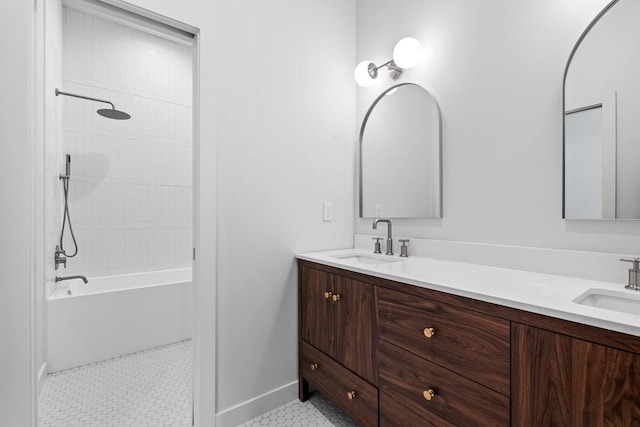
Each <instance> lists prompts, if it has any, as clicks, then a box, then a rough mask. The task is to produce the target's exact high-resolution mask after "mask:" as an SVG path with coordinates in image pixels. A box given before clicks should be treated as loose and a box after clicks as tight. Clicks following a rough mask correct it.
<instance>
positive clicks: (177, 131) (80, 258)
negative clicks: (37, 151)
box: [37, 1, 195, 426]
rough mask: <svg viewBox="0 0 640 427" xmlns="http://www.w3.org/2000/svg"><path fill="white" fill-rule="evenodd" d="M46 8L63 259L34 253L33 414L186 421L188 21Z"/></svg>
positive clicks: (53, 231) (49, 166) (191, 56)
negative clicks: (37, 388) (38, 310)
mask: <svg viewBox="0 0 640 427" xmlns="http://www.w3.org/2000/svg"><path fill="white" fill-rule="evenodd" d="M46 8H47V10H46V12H45V13H46V15H47V16H46V18H45V19H46V22H47V24H48V25H46V28H47V30H46V36H45V39H46V42H45V44H46V53H45V56H46V59H45V69H46V73H45V74H46V76H45V85H44V86H45V92H46V94H45V103H46V104H47V107H49V108H47V109H46V111H47V113H46V118H45V122H46V123H45V134H46V137H45V149H44V165H45V171H44V179H45V185H44V199H45V200H44V212H45V227H44V229H45V232H44V250H45V253H46V254H47V255H48V254H49V252H53V247H55V246H57V247H59V249H56V250H55V252H56V259H58V258H60V259H64V263H62V262H60V263H59V265H56V266H57V267H58V268H57V269H56V268H55V267H56V266H54V264H53V263H52V265H51V266H48V265H47V266H45V276H46V280H45V284H44V286H43V288H44V289H43V290H42V291H43V292H44V294H45V298H44V305H45V307H44V309H45V315H44V316H42V319H41V320H42V322H44V323H45V324H44V327H43V328H42V330H43V331H45V332H44V336H43V337H42V339H39V340H38V344H42V345H43V348H44V351H42V352H41V353H40V352H38V353H39V354H38V357H41V358H42V361H41V362H42V366H43V367H44V368H43V369H41V383H42V392H41V399H40V405H39V406H40V411H39V412H40V425H41V426H46V425H56V426H57V425H60V426H62V425H64V426H66V425H75V424H74V423H78V425H102V424H105V425H107V424H108V422H112V423H113V422H116V424H117V423H120V424H123V425H126V424H125V422H128V421H131V422H132V423H133V424H132V425H139V424H141V421H142V420H147V421H148V420H152V419H153V417H152V416H150V413H151V412H154V411H155V412H156V416H162V419H161V420H160V421H163V422H165V421H168V420H169V417H174V418H175V424H172V425H180V426H184V425H192V421H193V363H192V361H193V360H194V357H193V351H194V350H193V348H194V347H195V346H194V345H193V344H192V339H193V337H194V324H195V320H194V300H195V297H194V288H195V283H194V280H193V277H194V274H193V267H194V258H195V257H194V255H193V249H192V248H193V247H195V245H194V243H193V237H194V235H195V222H194V221H193V217H194V215H193V212H194V209H193V206H194V203H195V197H194V194H195V192H194V186H193V176H194V169H193V164H194V161H193V160H194V154H193V153H194V138H193V129H194V119H193V94H194V89H193V88H194V78H193V76H194V63H195V48H194V40H193V35H192V34H188V33H185V32H184V31H181V30H177V29H175V28H171V27H169V26H167V25H165V24H161V23H158V22H155V21H152V20H150V19H148V18H145V17H141V16H137V15H134V14H132V13H129V12H126V11H123V10H120V9H118V8H115V7H112V6H109V5H106V4H103V3H101V2H97V1H95V2H94V1H65V2H64V3H62V2H56V1H52V2H46ZM55 89H57V91H55ZM105 102H106V103H107V104H111V107H112V109H113V110H115V109H116V106H117V108H118V110H120V109H121V110H125V111H127V114H128V115H130V119H127V120H120V118H118V117H116V120H113V118H114V117H110V118H109V117H105V116H104V115H102V113H98V114H96V109H104V108H105V105H101V104H104V103H105ZM106 109H107V110H109V107H106ZM63 225H64V226H65V227H64V228H63ZM76 248H77V251H76ZM44 258H45V259H46V260H49V259H53V255H52V256H51V257H49V256H45V257H44ZM85 280H86V283H84V281H85ZM37 362H39V361H37ZM142 373H145V374H146V375H147V376H146V377H144V378H143V377H142ZM113 379H116V380H117V384H116V383H109V382H107V381H106V380H113ZM136 379H137V380H140V381H141V382H140V383H141V384H143V385H142V386H140V385H139V384H140V383H138V384H136V383H134V382H132V381H133V380H136ZM61 384H62V385H61ZM56 387H62V388H63V389H65V390H67V391H71V392H73V391H74V390H75V391H78V392H79V393H78V394H77V396H82V397H81V398H80V397H75V398H74V397H69V396H67V398H66V399H64V400H59V399H57V398H55V396H58V397H59V396H61V393H60V389H56ZM118 387H122V388H120V389H118ZM48 388H52V389H53V392H52V393H49V390H48ZM169 389H171V390H169ZM135 390H138V391H135ZM124 391H128V392H133V393H134V395H135V396H134V395H131V394H128V397H127V398H126V399H125V401H122V402H120V401H119V400H118V399H119V398H116V396H120V398H121V397H122V396H127V394H126V393H124ZM169 391H171V392H176V391H181V392H180V393H182V394H180V395H179V396H177V395H175V394H171V393H170V392H169ZM48 396H54V398H53V399H50V400H49V401H48V400H46V399H49V397H48ZM163 398H166V399H168V401H170V402H169V403H170V404H168V405H166V406H170V407H173V409H174V410H173V412H172V414H171V415H169V414H164V415H158V414H157V412H158V411H157V407H156V408H155V409H154V405H158V404H160V405H162V401H161V400H160V399H163ZM177 401H180V402H181V403H180V405H179V406H180V407H179V408H178V407H177V406H176V405H175V402H177ZM70 402H74V404H70ZM107 404H111V405H115V407H116V409H117V410H114V409H113V408H111V407H108V405H107ZM92 405H97V406H93V409H88V408H90V407H91V406H92ZM65 407H66V408H67V409H64V408H65ZM70 407H73V410H69V408H70ZM103 409H104V410H103ZM145 411H147V412H145ZM100 413H104V416H105V417H111V420H98V419H95V418H87V417H90V416H91V414H93V416H94V417H95V416H96V415H98V414H100ZM82 414H85V415H82ZM60 416H68V417H70V418H59V417H60ZM56 417H58V418H56ZM114 417H118V419H115V420H114V419H113V418H114ZM172 419H173V418H172ZM74 420H75V421H74Z"/></svg>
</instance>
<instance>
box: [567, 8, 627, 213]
mask: <svg viewBox="0 0 640 427" xmlns="http://www.w3.org/2000/svg"><path fill="white" fill-rule="evenodd" d="M619 1H620V0H611V2H609V4H607V5H606V6H605V7H604V8H603V9H602V10H601V11H600V13H598V14H597V15H596V17H595V18H593V20H592V21H591V22H590V23H589V25H587V28H585V30H584V31H583V32H582V34H581V35H580V37H579V38H578V41H577V42H576V44H575V45H574V46H573V49H571V53H570V54H569V59H567V65H566V66H565V67H564V76H563V78H562V219H564V220H567V219H568V220H575V221H585V220H579V219H572V218H567V217H566V213H567V212H566V194H565V192H566V172H567V171H566V161H567V159H566V125H565V116H566V108H567V106H566V103H567V99H566V97H567V95H566V94H567V87H566V86H567V75H568V74H569V67H570V66H571V61H572V60H573V57H574V56H575V54H576V51H577V50H578V48H579V47H580V45H581V44H582V41H583V40H584V38H585V37H586V36H587V34H589V32H590V31H591V29H592V28H593V27H594V26H595V25H596V24H597V23H598V21H600V19H602V17H603V16H604V15H606V14H607V12H609V10H610V9H611V8H612V7H613V6H615V5H616V4H617V3H618V2H619ZM614 219H615V220H617V218H614ZM611 220H612V219H609V218H605V219H598V218H594V219H589V220H586V221H611Z"/></svg>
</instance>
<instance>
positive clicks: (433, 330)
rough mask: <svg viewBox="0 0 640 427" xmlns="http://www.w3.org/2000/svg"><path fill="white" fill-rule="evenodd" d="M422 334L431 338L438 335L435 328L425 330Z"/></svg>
mask: <svg viewBox="0 0 640 427" xmlns="http://www.w3.org/2000/svg"><path fill="white" fill-rule="evenodd" d="M422 333H423V334H424V336H425V337H427V338H431V337H432V336H434V335H435V334H436V330H435V329H433V328H424V330H423V331H422Z"/></svg>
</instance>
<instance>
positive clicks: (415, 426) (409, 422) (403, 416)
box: [380, 393, 436, 427]
mask: <svg viewBox="0 0 640 427" xmlns="http://www.w3.org/2000/svg"><path fill="white" fill-rule="evenodd" d="M408 426H411V427H436V426H435V425H434V424H431V423H430V422H428V421H426V420H425V419H424V418H423V417H421V416H419V415H418V414H416V413H414V412H413V411H410V410H408V409H407V408H405V407H404V406H403V405H402V404H400V403H398V401H397V400H395V399H394V398H393V397H391V396H389V395H388V394H386V393H380V427H408Z"/></svg>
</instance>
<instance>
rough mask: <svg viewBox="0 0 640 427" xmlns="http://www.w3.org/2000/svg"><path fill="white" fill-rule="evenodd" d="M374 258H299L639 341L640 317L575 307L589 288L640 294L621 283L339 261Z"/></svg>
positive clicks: (427, 264) (423, 263)
mask: <svg viewBox="0 0 640 427" xmlns="http://www.w3.org/2000/svg"><path fill="white" fill-rule="evenodd" d="M349 255H364V256H375V255H373V254H372V253H371V252H368V251H364V250H361V249H339V250H331V251H322V252H309V253H302V254H297V255H296V258H297V259H300V260H305V261H310V262H314V263H317V264H323V265H327V266H331V267H335V268H340V269H343V270H348V271H352V272H355V273H360V274H364V275H368V276H373V277H378V278H381V279H387V280H392V281H395V282H400V283H404V284H408V285H414V286H418V287H422V288H426V289H431V290H435V291H441V292H446V293H449V294H452V295H457V296H461V297H467V298H471V299H475V300H479V301H484V302H488V303H493V304H498V305H502V306H505V307H510V308H514V309H518V310H524V311H528V312H532V313H536V314H541V315H545V316H549V317H555V318H558V319H563V320H568V321H572V322H576V323H581V324H585V325H589V326H595V327H598V328H603V329H608V330H612V331H616V332H621V333H626V334H630V335H634V336H638V337H640V315H636V314H629V313H622V312H618V311H614V310H607V309H602V308H597V307H589V306H584V305H581V304H577V303H574V302H573V300H574V299H575V298H577V297H578V296H580V295H582V294H583V293H584V292H586V291H588V290H590V289H602V290H607V291H616V292H625V293H629V294H637V291H630V290H625V289H624V285H623V284H618V283H609V282H601V281H594V280H586V279H580V278H574V277H567V276H559V275H552V274H543V273H535V272H529V271H523V270H515V269H508V268H500V267H491V266H485V265H479V264H469V263H463V262H457V261H447V260H440V259H433V258H423V257H417V256H412V257H409V258H400V257H398V256H387V255H378V257H379V258H380V259H382V260H391V259H393V261H395V262H391V263H383V264H376V265H365V264H360V263H354V262H351V261H350V260H349V259H345V258H342V259H341V258H339V257H340V256H342V257H344V256H349Z"/></svg>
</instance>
